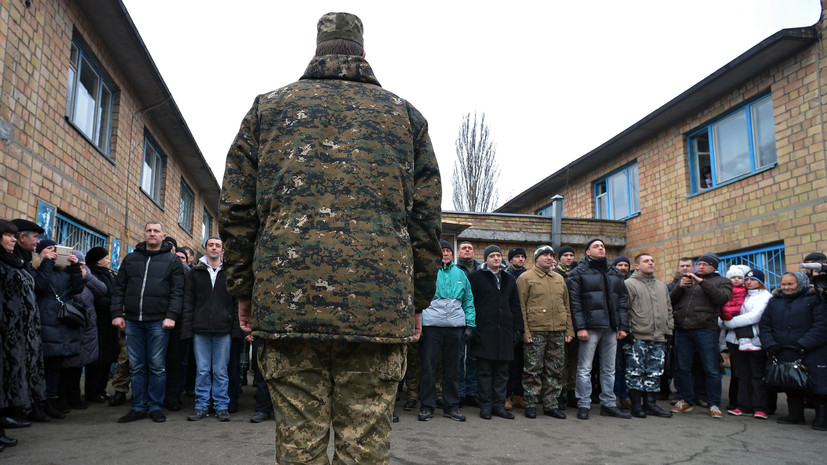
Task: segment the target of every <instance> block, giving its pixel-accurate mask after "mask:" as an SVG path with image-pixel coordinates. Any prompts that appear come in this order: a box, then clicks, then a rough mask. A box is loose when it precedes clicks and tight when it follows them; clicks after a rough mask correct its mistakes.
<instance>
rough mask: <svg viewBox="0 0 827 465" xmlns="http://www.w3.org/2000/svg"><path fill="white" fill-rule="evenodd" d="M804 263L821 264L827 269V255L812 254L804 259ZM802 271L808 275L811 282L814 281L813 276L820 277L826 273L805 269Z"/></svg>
mask: <svg viewBox="0 0 827 465" xmlns="http://www.w3.org/2000/svg"><path fill="white" fill-rule="evenodd" d="M804 263H821V264H824V265H825V267H827V255H824V254H823V253H821V252H810V253H808V254H807V256H806V257H804ZM801 271H803V272H804V273H806V274H807V277H808V278H809V279H810V280H812V279H813V276H818V275H820V274H823V273H824V271H816V270H813V269H812V268H804V269H802V270H801Z"/></svg>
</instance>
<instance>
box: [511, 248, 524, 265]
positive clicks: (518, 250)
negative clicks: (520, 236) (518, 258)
mask: <svg viewBox="0 0 827 465" xmlns="http://www.w3.org/2000/svg"><path fill="white" fill-rule="evenodd" d="M515 255H522V256H523V257H527V256H528V255H526V254H525V249H524V248H522V247H514V248H513V249H511V250H509V251H508V261H509V262H510V261H511V259H512V258H514V256H515Z"/></svg>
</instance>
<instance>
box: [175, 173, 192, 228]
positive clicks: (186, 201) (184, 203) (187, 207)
mask: <svg viewBox="0 0 827 465" xmlns="http://www.w3.org/2000/svg"><path fill="white" fill-rule="evenodd" d="M194 201H195V195H193V193H192V189H190V188H189V186H187V183H186V182H184V180H183V179H181V197H180V198H179V200H178V225H179V226H181V227H182V228H184V231H186V232H188V233H189V232H190V231H192V205H193V202H194Z"/></svg>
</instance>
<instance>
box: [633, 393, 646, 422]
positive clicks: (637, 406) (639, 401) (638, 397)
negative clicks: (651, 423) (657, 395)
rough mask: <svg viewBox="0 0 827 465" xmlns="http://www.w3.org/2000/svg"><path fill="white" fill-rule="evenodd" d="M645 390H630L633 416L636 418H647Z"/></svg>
mask: <svg viewBox="0 0 827 465" xmlns="http://www.w3.org/2000/svg"><path fill="white" fill-rule="evenodd" d="M643 394H644V393H643V392H642V391H638V390H636V389H635V390H631V391H629V402H630V403H631V404H632V408H631V409H629V410H631V413H632V416H633V417H635V418H646V410H645V409H644V404H645V403H646V402H645V401H644V400H643Z"/></svg>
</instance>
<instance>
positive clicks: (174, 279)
mask: <svg viewBox="0 0 827 465" xmlns="http://www.w3.org/2000/svg"><path fill="white" fill-rule="evenodd" d="M165 237H166V234H164V229H163V226H161V223H159V222H157V221H150V222H149V223H147V224H146V225H145V226H144V242H141V243H140V244H138V245H136V246H135V251H134V252H132V253H130V254H129V255H127V256H126V257H124V259H123V262H121V267H120V269H119V270H118V277H117V279H116V280H115V285H114V289H113V290H112V304H111V307H110V311H111V314H112V325H114V326H117V327H118V328H119V329H120V330H122V331H124V330H125V331H126V350H127V352H128V353H129V368H130V373H129V375H130V376H129V377H130V382H131V384H132V409H131V410H130V411H129V413H127V414H126V415H124V416H122V417H121V418H119V419H118V423H128V422H131V421H135V420H140V419H142V418H146V417H147V413H148V414H149V416H150V418H152V421H154V422H156V423H160V422H163V421H166V417H165V416H164V414H163V412H161V407H163V405H164V393H165V390H166V369H165V368H166V367H165V365H166V362H165V357H166V351H167V343H168V341H169V330H171V329H172V328H174V327H175V321H176V320H177V319H178V317H179V316H180V315H181V305H182V302H183V295H184V267H182V266H181V262H180V260H179V258H178V256H177V255H175V254H173V253H171V250H172V246H171V244H170V243H168V242H165V241H164V238H165Z"/></svg>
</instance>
